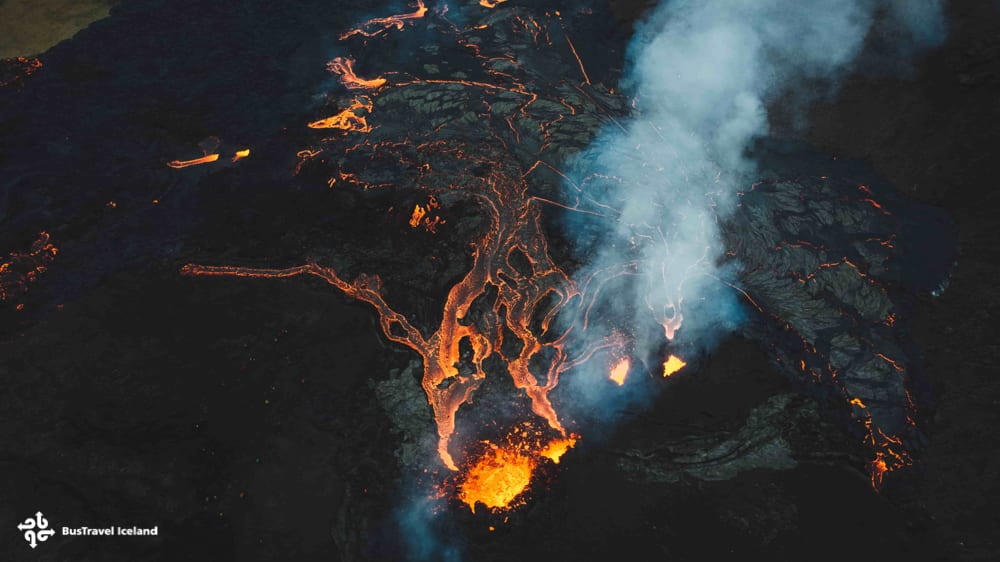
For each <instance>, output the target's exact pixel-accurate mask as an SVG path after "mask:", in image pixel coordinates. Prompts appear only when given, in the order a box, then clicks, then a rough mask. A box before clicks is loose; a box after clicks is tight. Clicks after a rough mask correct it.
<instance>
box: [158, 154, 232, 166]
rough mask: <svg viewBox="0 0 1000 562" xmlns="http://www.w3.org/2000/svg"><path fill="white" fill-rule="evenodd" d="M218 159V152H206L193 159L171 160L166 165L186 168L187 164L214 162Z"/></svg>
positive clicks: (195, 164)
mask: <svg viewBox="0 0 1000 562" xmlns="http://www.w3.org/2000/svg"><path fill="white" fill-rule="evenodd" d="M218 159H219V155H218V154H206V155H205V156H202V157H201V158H195V159H194V160H171V161H170V162H167V166H170V167H171V168H187V167H188V166H197V165H199V164H208V163H209V162H215V161H216V160H218Z"/></svg>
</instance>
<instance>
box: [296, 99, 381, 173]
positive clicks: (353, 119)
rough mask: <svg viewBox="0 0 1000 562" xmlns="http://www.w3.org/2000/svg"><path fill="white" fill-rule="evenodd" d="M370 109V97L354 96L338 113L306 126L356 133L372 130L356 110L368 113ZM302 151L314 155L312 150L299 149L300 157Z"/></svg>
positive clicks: (309, 155) (310, 155)
mask: <svg viewBox="0 0 1000 562" xmlns="http://www.w3.org/2000/svg"><path fill="white" fill-rule="evenodd" d="M371 110H372V101H371V99H369V98H367V97H365V96H361V97H357V98H354V100H353V101H352V102H351V105H349V106H347V107H346V108H344V109H343V110H341V111H340V113H337V114H336V115H334V116H332V117H327V118H326V119H320V120H319V121H313V122H312V123H309V125H308V126H309V128H310V129H341V130H343V131H354V132H356V133H368V132H370V131H371V130H372V128H371V127H370V126H369V125H368V120H367V119H366V118H365V116H364V115H358V111H363V112H365V113H370V112H371ZM303 153H308V157H309V158H311V157H313V156H315V155H316V154H315V152H313V151H300V152H299V155H300V157H302V155H303Z"/></svg>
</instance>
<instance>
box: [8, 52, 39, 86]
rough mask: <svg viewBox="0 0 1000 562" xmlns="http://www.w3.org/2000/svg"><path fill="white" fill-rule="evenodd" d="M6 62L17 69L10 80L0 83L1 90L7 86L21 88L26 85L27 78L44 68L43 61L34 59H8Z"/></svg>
mask: <svg viewBox="0 0 1000 562" xmlns="http://www.w3.org/2000/svg"><path fill="white" fill-rule="evenodd" d="M6 62H9V63H13V64H14V66H16V67H17V68H16V70H15V71H14V72H13V76H12V77H11V78H10V79H9V80H6V81H0V88H5V87H7V86H21V85H22V84H23V83H24V79H25V78H27V77H28V76H31V75H32V74H34V73H35V72H36V71H37V70H38V69H39V68H41V67H42V61H40V60H38V59H37V58H34V57H31V58H29V57H16V58H13V59H7V61H6Z"/></svg>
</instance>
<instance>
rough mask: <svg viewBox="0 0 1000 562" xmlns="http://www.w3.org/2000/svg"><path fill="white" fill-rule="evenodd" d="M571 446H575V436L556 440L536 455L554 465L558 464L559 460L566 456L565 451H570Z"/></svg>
mask: <svg viewBox="0 0 1000 562" xmlns="http://www.w3.org/2000/svg"><path fill="white" fill-rule="evenodd" d="M573 445H576V438H575V436H574V437H567V438H566V439H556V440H554V441H552V442H551V443H549V444H548V445H546V446H545V448H544V449H542V450H541V452H540V453H538V454H539V456H542V457H545V458H547V459H549V460H550V461H552V462H554V463H555V464H559V459H561V458H562V456H563V455H565V454H566V451H568V450H570V449H572V448H573Z"/></svg>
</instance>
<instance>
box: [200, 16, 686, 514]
mask: <svg viewBox="0 0 1000 562" xmlns="http://www.w3.org/2000/svg"><path fill="white" fill-rule="evenodd" d="M500 3H501V2H491V3H489V4H491V5H490V6H486V7H494V6H497V5H499V4H500ZM426 13H427V9H426V7H425V6H424V4H423V2H419V3H418V8H417V9H416V11H414V12H412V13H409V14H403V15H399V16H390V17H387V18H376V19H373V20H370V21H368V22H366V23H365V24H363V25H362V26H360V27H359V28H358V29H355V30H353V31H349V32H347V33H345V34H343V35H342V36H341V38H342V39H347V38H349V37H352V36H356V35H361V36H364V37H366V38H370V37H374V36H376V35H380V34H382V33H384V32H386V31H388V30H390V29H393V28H395V29H397V30H400V29H403V27H404V26H403V24H404V22H406V21H408V20H413V19H416V18H422V17H424V15H425V14H426ZM547 17H558V14H556V16H547ZM509 22H510V25H511V29H512V31H514V32H517V33H525V34H528V35H527V36H528V37H531V38H532V39H531V40H532V41H534V42H535V43H536V44H538V38H539V37H540V36H546V35H547V33H542V30H544V29H545V26H544V25H542V24H539V23H538V22H537V21H535V20H534V19H531V25H530V26H529V25H527V24H525V20H524V19H523V18H521V17H520V16H517V15H513V16H512V17H510V19H509ZM434 23H435V24H436V26H437V29H442V30H448V32H449V33H454V34H455V37H456V41H457V42H458V45H459V46H460V47H462V48H464V49H467V50H468V52H470V53H472V54H473V55H474V56H475V57H478V58H479V59H480V62H481V63H482V65H483V68H484V69H485V71H484V73H483V75H484V76H490V77H492V79H493V81H489V82H487V81H483V80H469V79H466V78H464V77H452V78H421V77H417V76H413V77H412V78H409V79H407V80H404V81H401V82H397V83H394V84H393V85H392V87H391V88H390V87H385V88H382V87H381V86H383V85H384V84H385V83H384V81H383V79H382V78H376V79H371V80H365V79H361V78H358V77H357V76H356V75H355V74H354V71H353V66H352V62H353V59H351V58H348V57H342V58H338V59H334V60H333V61H331V62H330V63H329V67H328V68H329V69H330V70H331V71H332V72H335V73H337V74H338V75H339V76H340V79H341V82H342V84H343V85H344V86H345V87H347V88H349V89H365V90H368V94H367V95H365V96H357V97H354V98H353V100H352V101H349V102H348V103H347V105H346V107H344V105H341V107H342V108H343V109H341V110H340V111H339V112H338V113H336V114H335V115H333V116H332V117H329V118H326V119H322V120H319V121H314V122H312V123H309V124H308V127H309V128H312V129H340V130H342V131H344V134H343V135H341V136H338V137H335V138H325V139H323V141H322V142H323V143H326V146H325V147H324V148H323V149H322V150H320V149H307V150H301V151H299V152H298V157H299V163H298V165H297V167H296V174H297V173H298V171H299V170H300V169H301V168H302V167H303V166H305V165H309V166H321V165H325V164H323V162H325V160H319V159H318V158H317V156H318V155H319V154H320V153H321V152H323V153H327V154H329V155H331V156H333V155H334V154H341V155H342V156H341V160H339V162H338V164H337V167H336V170H331V171H330V177H329V179H328V181H327V184H328V185H329V186H333V185H334V184H335V183H337V181H338V180H347V179H349V180H350V182H349V183H350V184H351V185H355V186H360V187H362V188H364V189H373V188H378V187H382V186H386V187H390V186H391V185H390V184H384V183H377V184H376V183H369V182H368V181H366V179H365V178H366V177H369V176H370V174H371V173H372V171H373V170H374V171H376V172H377V175H378V176H379V177H380V178H384V177H386V176H388V175H390V170H391V169H392V168H391V167H393V166H396V167H399V176H400V177H410V178H416V183H415V184H413V185H415V186H416V187H417V189H419V190H423V191H425V192H426V193H427V194H428V199H427V201H428V203H427V204H426V205H420V204H418V205H416V206H415V207H414V209H413V213H412V215H411V216H410V217H409V218H410V220H409V226H411V227H413V228H416V227H418V226H421V225H422V226H423V227H424V228H425V229H427V230H428V231H430V232H435V229H437V228H439V227H440V226H441V225H444V224H445V221H443V220H439V219H440V216H439V215H436V214H435V215H433V216H432V211H434V212H435V213H438V212H440V211H441V210H443V209H445V208H447V206H449V205H453V204H456V203H458V202H460V201H464V202H466V203H467V204H471V205H472V206H474V207H475V208H476V209H478V211H479V215H480V216H481V217H482V218H483V219H484V220H483V221H482V222H481V224H482V225H483V226H482V227H481V228H479V230H478V231H477V233H476V234H474V236H473V239H472V240H471V243H470V250H471V251H470V252H469V261H470V266H469V268H468V270H467V271H466V272H465V274H464V275H463V276H462V277H461V278H460V279H459V280H458V281H457V282H455V283H454V285H452V286H451V287H450V289H449V290H448V291H447V297H446V299H445V302H444V308H443V311H442V314H441V320H440V323H439V324H437V325H436V326H421V325H417V324H416V323H415V322H414V320H413V319H411V318H410V317H409V316H407V315H406V314H403V313H401V312H400V311H398V310H396V309H395V308H393V307H392V306H390V304H389V303H388V301H387V299H386V298H385V289H384V287H383V282H382V279H381V278H380V277H379V276H377V275H370V274H361V275H358V276H357V277H355V278H354V279H353V280H349V279H344V278H343V277H341V274H340V273H338V272H337V271H336V270H335V269H334V268H333V267H329V266H327V265H323V264H320V263H317V262H309V263H306V264H302V265H296V266H292V267H286V268H258V267H241V266H223V265H199V264H189V265H186V266H184V268H183V269H182V273H184V274H186V275H200V276H232V277H253V278H265V279H266V278H286V277H294V276H299V275H310V276H315V277H318V278H320V279H323V280H324V281H326V282H327V283H328V284H330V285H332V286H333V287H335V288H337V289H338V290H340V291H342V292H343V293H344V294H346V295H348V296H350V297H352V298H354V299H357V300H360V301H363V302H366V303H368V304H369V305H371V306H372V307H373V308H374V309H375V312H376V313H377V315H378V318H379V324H380V326H381V329H382V332H383V334H384V335H385V337H386V338H387V339H388V340H390V341H392V342H395V343H398V344H400V345H404V346H406V347H408V348H410V349H411V350H413V351H414V352H416V353H417V354H418V355H419V356H420V358H421V359H422V363H423V378H422V387H423V390H424V393H425V394H426V397H427V401H428V403H429V404H430V406H431V409H432V412H433V417H434V420H435V423H436V426H437V435H438V442H437V453H438V456H439V458H440V461H441V463H442V464H443V465H444V466H445V467H447V468H448V469H450V470H452V471H455V472H456V474H455V476H454V482H455V484H454V489H455V492H456V494H457V496H458V497H459V498H460V499H461V500H463V501H464V502H465V503H467V504H468V505H469V506H470V508H473V509H474V506H475V505H476V503H477V502H478V503H482V504H484V505H486V506H487V507H489V508H490V509H504V508H509V507H512V506H513V505H514V504H516V498H518V497H522V496H523V492H524V491H525V490H526V489H527V488H528V487H530V485H531V481H532V478H533V475H534V474H536V473H537V470H536V469H538V468H539V467H540V466H542V465H549V464H552V465H554V464H557V463H558V462H559V461H560V459H561V458H562V457H563V455H564V454H565V453H566V452H567V451H568V450H569V449H570V448H572V447H573V446H574V445H575V443H576V442H577V439H578V438H579V437H578V436H577V435H575V434H573V433H571V432H570V431H569V430H567V428H566V426H565V424H564V421H563V420H562V419H561V418H560V415H559V413H558V412H557V411H556V408H555V406H554V404H553V402H552V400H550V393H551V392H552V391H553V390H554V389H555V388H556V387H557V385H558V384H559V380H560V377H561V375H563V374H564V373H566V372H567V371H570V370H571V369H574V368H576V367H578V366H580V365H582V364H583V363H584V362H586V361H588V360H590V359H591V358H592V357H594V356H595V354H597V353H599V352H602V351H603V352H607V353H610V354H611V355H612V356H614V357H622V356H623V352H624V349H625V347H626V346H627V345H628V342H629V339H628V337H626V336H624V335H622V334H621V333H618V332H614V331H612V333H611V334H610V335H607V334H605V333H603V332H600V333H594V330H595V328H594V322H588V315H589V314H590V311H591V308H592V307H593V305H594V303H595V301H597V299H598V293H599V292H600V290H601V288H602V287H604V286H606V285H607V282H608V281H609V280H610V279H613V278H616V277H619V276H622V275H630V274H634V269H635V267H634V264H623V265H621V266H613V267H609V268H605V269H602V270H599V271H596V272H592V273H591V274H590V275H580V279H579V280H576V279H574V278H572V277H571V276H570V275H568V274H567V273H566V272H565V271H564V270H563V269H562V268H560V267H559V266H558V265H556V263H555V262H554V261H553V259H552V258H551V256H550V255H549V251H548V245H547V240H546V236H545V233H544V230H543V228H542V224H541V220H542V206H543V205H545V204H549V203H551V201H550V200H547V199H544V198H540V197H536V196H533V195H531V194H529V184H528V180H527V176H528V175H529V174H530V173H531V172H532V171H534V170H536V168H538V167H539V165H540V164H539V162H541V160H539V161H538V162H536V163H535V164H533V165H531V166H530V168H525V167H522V165H521V164H520V163H518V162H517V161H516V160H514V159H511V158H509V157H508V156H509V149H510V143H515V144H516V143H520V142H521V139H522V134H521V131H519V128H520V127H525V126H526V125H524V124H523V123H522V121H523V120H524V119H525V118H527V117H529V114H528V112H529V110H530V109H531V108H532V106H533V105H534V104H535V103H536V101H538V100H539V97H540V95H539V94H538V93H536V91H534V90H533V86H532V85H531V84H529V82H528V81H526V80H524V79H522V78H519V77H517V76H515V75H514V74H511V73H508V72H506V71H503V72H501V71H498V70H495V68H496V67H497V66H498V64H497V61H499V60H505V61H511V60H514V59H513V56H514V55H513V54H505V55H502V56H493V57H490V56H486V55H484V54H482V52H481V51H482V47H481V46H480V45H477V44H476V43H475V42H473V41H471V40H469V39H468V38H466V37H465V36H464V35H463V33H476V32H477V31H478V30H480V29H482V28H481V27H472V28H468V29H467V30H465V31H462V30H460V29H459V28H458V26H456V25H455V24H453V23H451V22H450V21H447V20H445V19H444V18H443V16H440V17H438V19H436V20H435V22H434ZM496 25H499V24H496ZM545 44H546V45H549V46H551V43H550V42H546V43H545ZM506 45H507V43H506V42H504V43H502V46H503V47H506ZM573 56H574V57H575V60H576V62H577V63H579V64H580V68H581V71H583V72H584V75H585V77H586V72H585V71H584V70H583V67H582V62H581V61H579V57H578V56H577V54H576V53H575V50H574V52H573ZM586 85H589V78H588V79H587V84H586ZM573 87H574V88H579V86H573ZM431 88H433V89H440V90H441V91H444V92H450V94H449V97H454V98H455V99H456V100H461V99H462V98H463V97H464V96H465V95H466V94H465V93H463V92H468V93H470V94H469V95H473V96H481V97H482V99H483V103H482V104H481V105H480V104H470V108H471V110H472V111H470V114H471V115H473V116H475V115H478V117H479V118H480V119H482V120H483V121H482V123H483V127H481V128H477V129H478V131H480V132H482V133H483V139H484V140H485V142H479V141H478V140H475V141H474V140H473V139H468V138H467V135H466V136H462V137H459V139H455V138H454V137H451V140H449V137H446V136H441V135H440V130H441V128H442V126H443V125H438V126H433V127H431V128H429V129H428V130H421V129H419V128H408V129H407V130H406V132H405V135H406V138H405V139H404V140H402V141H395V140H392V139H391V138H386V135H387V134H386V133H385V132H381V131H380V132H379V134H378V135H376V134H374V133H375V132H376V130H377V129H379V127H377V126H375V125H373V124H372V123H369V120H370V119H372V118H373V107H374V106H375V100H376V98H378V99H379V100H380V105H381V104H382V103H383V102H382V101H381V100H382V99H384V98H392V99H394V100H395V101H387V102H384V103H386V104H388V107H390V108H391V107H392V105H391V104H392V103H398V100H400V99H403V100H406V99H413V98H416V97H418V96H420V95H421V94H420V92H421V91H423V90H426V89H431ZM402 91H405V92H407V93H406V94H405V95H404V94H401V93H400V92H402ZM583 95H584V96H587V95H588V94H586V93H583ZM393 96H395V97H394V98H393ZM557 99H558V100H559V101H556V102H550V103H549V105H548V106H546V108H543V109H542V110H543V111H551V110H552V109H551V108H557V109H558V110H559V111H560V112H565V113H566V114H568V115H577V113H578V112H577V110H576V108H575V107H574V106H573V105H571V104H569V103H567V102H566V101H563V100H561V98H557ZM490 100H492V101H490ZM505 100H506V101H505ZM512 100H513V101H512ZM341 103H342V104H343V102H341ZM579 103H583V102H579ZM539 105H540V106H541V105H542V104H539ZM483 107H485V112H482V111H483V109H482V108H483ZM501 108H502V113H501ZM409 111H412V110H409ZM477 112H479V113H477ZM494 113H496V117H494ZM563 117H564V115H562V114H560V115H558V116H552V117H548V118H547V119H545V120H542V121H541V122H540V124H539V125H538V126H537V129H538V132H539V134H541V135H542V136H543V138H544V139H545V142H543V143H540V145H541V146H543V147H544V146H549V143H548V141H547V139H548V136H549V135H550V129H551V128H554V127H556V126H557V124H558V122H559V121H560V120H562V119H563ZM494 122H495V123H496V125H497V127H498V129H499V130H500V133H498V132H496V131H495V130H494V127H493V124H494ZM382 126H383V127H386V128H389V125H388V124H383V125H382ZM501 134H502V135H504V136H500V135H501ZM376 137H377V138H376ZM460 139H461V140H460ZM544 165H545V167H546V168H547V169H550V170H552V171H554V172H555V173H557V174H560V175H561V172H559V171H558V170H556V169H555V168H554V167H553V166H551V165H550V164H547V163H545V164H544ZM382 181H384V180H382ZM583 197H586V196H585V195H584V196H583ZM664 310H666V309H664ZM664 319H665V320H671V319H672V318H666V317H665V318H664ZM671 326H672V327H673V328H674V329H676V327H678V326H679V318H678V319H676V320H675V323H674V324H671ZM505 344H506V345H505ZM489 359H493V360H494V361H487V360H489ZM496 359H499V360H500V361H499V362H497V361H495V360H496ZM498 363H499V364H500V365H502V367H501V368H499V371H500V373H497V374H498V375H506V376H509V377H510V380H511V383H512V384H513V386H514V387H515V388H516V389H517V390H518V393H519V396H520V398H521V399H523V404H524V406H525V411H527V410H528V409H530V412H531V413H532V417H531V421H532V422H539V421H540V422H542V423H543V424H544V431H542V430H538V431H535V430H532V431H529V430H527V429H523V428H522V429H521V430H519V431H515V432H514V434H513V435H514V437H510V438H509V439H508V440H507V442H506V443H504V444H501V445H497V444H490V445H487V446H486V447H485V448H484V447H483V443H482V442H481V441H468V442H459V443H453V437H454V435H455V433H456V413H457V412H458V410H459V408H461V407H462V406H463V405H465V404H468V403H470V402H471V399H472V397H473V395H474V394H475V393H476V392H477V391H478V390H479V389H480V387H481V386H482V384H483V382H484V381H485V380H486V379H487V377H488V376H493V373H492V372H490V373H488V372H487V371H488V370H489V371H492V370H493V369H495V367H489V369H487V367H486V365H496V364H498ZM627 371H628V364H627V362H626V364H625V365H624V368H623V372H622V374H621V380H622V382H624V377H625V374H626V373H627ZM467 433H473V434H474V432H463V434H467ZM477 450H478V452H477Z"/></svg>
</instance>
